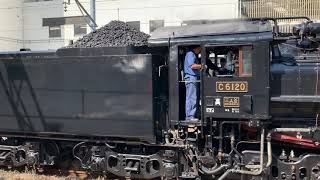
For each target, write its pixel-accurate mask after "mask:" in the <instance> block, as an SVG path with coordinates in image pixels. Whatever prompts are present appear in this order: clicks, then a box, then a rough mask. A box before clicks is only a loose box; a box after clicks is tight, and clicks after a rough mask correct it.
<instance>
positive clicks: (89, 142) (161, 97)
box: [0, 17, 320, 180]
mask: <svg viewBox="0 0 320 180" xmlns="http://www.w3.org/2000/svg"><path fill="white" fill-rule="evenodd" d="M295 18H296V19H302V18H304V19H305V21H304V23H302V24H301V25H299V26H295V27H294V31H293V32H294V33H293V34H284V33H281V32H279V28H278V25H277V22H278V20H279V19H272V18H262V19H246V20H243V19H242V20H224V21H217V22H215V23H213V24H206V25H192V26H182V27H164V28H162V29H158V30H157V31H155V32H154V33H153V34H152V36H151V38H150V39H149V46H148V47H122V48H111V47H110V48H87V49H86V48H70V49H68V48H67V49H59V50H58V51H56V52H14V53H2V54H1V55H0V61H1V65H0V82H1V90H0V103H1V108H0V122H1V127H0V135H1V137H2V138H1V145H0V165H3V166H9V167H19V166H32V167H36V168H41V167H42V166H47V165H57V166H58V165H59V164H61V163H62V164H64V165H68V164H67V163H66V160H67V159H68V160H70V159H73V161H74V162H73V163H71V164H70V166H71V165H72V166H73V168H75V165H76V164H77V163H76V162H79V164H81V167H78V168H85V169H88V170H91V171H96V172H104V173H105V172H108V173H112V174H114V175H116V176H122V177H130V178H143V179H153V178H160V177H162V178H167V179H171V178H176V179H178V178H195V179H200V178H209V179H210V178H211V179H220V180H222V179H226V178H228V179H230V178H234V179H319V177H320V151H319V148H320V144H319V142H320V131H319V129H318V119H319V117H318V114H319V113H320V70H319V68H320V65H319V64H320V54H319V53H320V52H319V49H318V48H319V46H318V42H319V41H318V40H319V39H318V38H319V34H320V24H319V23H314V22H312V21H311V20H310V19H308V18H305V17H295ZM280 19H284V18H280ZM286 19H294V18H286ZM271 27H273V28H271ZM292 42H294V43H292ZM283 44H286V45H288V46H289V47H292V48H294V49H295V51H296V52H300V53H302V55H301V56H300V57H303V58H302V59H301V58H297V57H293V56H292V55H285V54H282V53H281V52H280V50H279V46H280V45H283ZM191 45H200V46H201V47H202V52H201V54H202V56H201V62H202V64H203V65H205V63H206V58H207V57H209V58H210V59H211V60H212V62H213V63H216V64H219V60H220V58H221V57H225V58H227V61H228V65H229V68H231V69H232V70H233V74H230V75H216V74H215V73H214V72H212V71H210V70H207V69H203V70H202V71H201V79H200V81H199V83H200V85H201V86H200V87H201V108H200V113H199V114H200V117H201V122H198V123H190V122H186V121H184V116H185V115H184V104H185V89H184V87H185V86H184V83H185V81H184V80H183V76H182V74H183V72H182V69H183V68H182V65H183V60H184V56H185V53H186V51H187V49H188V47H190V46H191ZM68 162H70V161H68Z"/></svg>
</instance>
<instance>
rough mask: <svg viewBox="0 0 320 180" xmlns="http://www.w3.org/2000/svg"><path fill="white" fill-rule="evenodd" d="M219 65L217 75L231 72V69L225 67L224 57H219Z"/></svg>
mask: <svg viewBox="0 0 320 180" xmlns="http://www.w3.org/2000/svg"><path fill="white" fill-rule="evenodd" d="M220 65H221V67H220V68H219V69H218V73H219V75H228V74H232V71H230V70H229V69H227V68H226V65H227V60H226V59H225V58H221V59H220Z"/></svg>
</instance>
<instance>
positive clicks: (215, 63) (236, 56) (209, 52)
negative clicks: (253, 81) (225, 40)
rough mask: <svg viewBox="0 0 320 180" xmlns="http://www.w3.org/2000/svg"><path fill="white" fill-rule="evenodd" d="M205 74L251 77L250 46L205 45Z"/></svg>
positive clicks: (211, 75)
mask: <svg viewBox="0 0 320 180" xmlns="http://www.w3.org/2000/svg"><path fill="white" fill-rule="evenodd" d="M206 65H207V70H206V73H207V76H209V77H252V46H249V45H245V46H213V47H206Z"/></svg>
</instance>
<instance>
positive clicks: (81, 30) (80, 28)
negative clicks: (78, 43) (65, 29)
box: [74, 24, 87, 35]
mask: <svg viewBox="0 0 320 180" xmlns="http://www.w3.org/2000/svg"><path fill="white" fill-rule="evenodd" d="M84 34H87V25H86V24H75V25H74V35H84Z"/></svg>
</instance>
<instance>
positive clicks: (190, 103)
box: [183, 51, 200, 120]
mask: <svg viewBox="0 0 320 180" xmlns="http://www.w3.org/2000/svg"><path fill="white" fill-rule="evenodd" d="M192 64H198V63H197V57H196V54H195V53H194V52H193V51H189V52H188V53H187V54H186V57H185V59H184V67H183V69H184V79H185V81H186V82H185V85H186V119H187V120H189V119H194V118H195V115H196V112H197V109H198V104H199V103H198V102H199V83H198V82H196V81H197V80H198V79H199V77H200V70H199V69H191V65H192Z"/></svg>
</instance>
